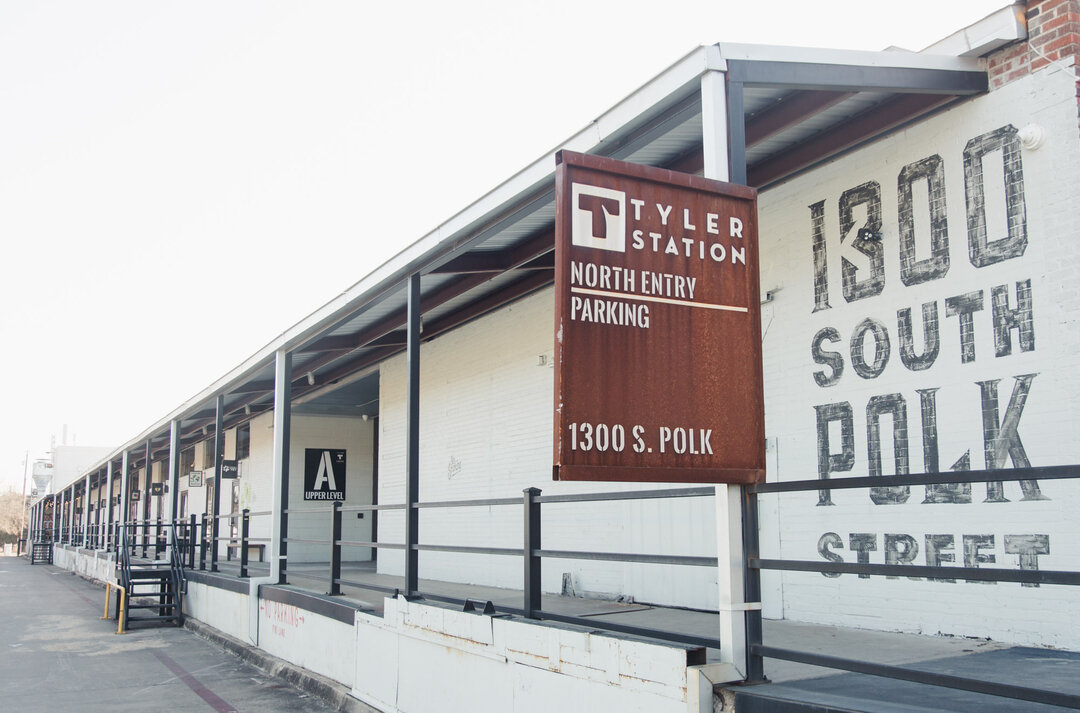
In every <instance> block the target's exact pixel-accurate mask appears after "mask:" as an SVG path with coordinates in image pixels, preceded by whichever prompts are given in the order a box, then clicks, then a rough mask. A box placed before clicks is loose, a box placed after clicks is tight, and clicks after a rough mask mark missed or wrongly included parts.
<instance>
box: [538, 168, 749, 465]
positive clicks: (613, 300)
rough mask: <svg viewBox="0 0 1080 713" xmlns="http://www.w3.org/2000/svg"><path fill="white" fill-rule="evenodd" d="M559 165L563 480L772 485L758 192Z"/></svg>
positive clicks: (558, 399)
mask: <svg viewBox="0 0 1080 713" xmlns="http://www.w3.org/2000/svg"><path fill="white" fill-rule="evenodd" d="M556 162H557V168H556V174H555V176H556V177H555V181H556V237H555V294H556V303H555V329H556V333H555V457H554V469H553V470H554V477H555V479H557V480H602V481H637V482H672V483H691V482H694V483H756V482H760V481H762V480H763V479H764V476H765V427H764V409H763V406H762V402H763V396H762V366H761V318H760V297H759V289H758V247H757V209H756V197H757V193H756V191H755V190H754V189H752V188H747V187H745V186H738V185H734V184H729V183H723V182H720V181H713V180H709V179H705V178H700V177H698V176H691V175H688V174H681V173H676V172H673V171H667V170H663V169H656V168H650V167H647V166H638V165H635V164H629V163H624V162H621V161H616V160H613V159H607V158H602V157H597V156H588V155H584V154H577V153H572V152H569V151H563V152H560V153H559V154H558V156H557V158H556Z"/></svg>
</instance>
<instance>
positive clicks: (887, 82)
mask: <svg viewBox="0 0 1080 713" xmlns="http://www.w3.org/2000/svg"><path fill="white" fill-rule="evenodd" d="M727 74H728V82H729V83H730V82H731V81H737V82H742V83H744V84H747V85H752V86H757V87H762V86H767V87H787V88H791V89H799V90H824V91H847V92H895V93H900V94H947V95H951V96H964V95H971V94H981V93H982V92H985V91H986V90H987V89H988V87H989V80H988V79H987V75H986V72H984V71H966V70H958V69H924V68H918V67H874V66H868V65H853V64H825V63H814V62H769V61H759V60H733V59H729V60H727Z"/></svg>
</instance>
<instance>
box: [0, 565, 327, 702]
mask: <svg viewBox="0 0 1080 713" xmlns="http://www.w3.org/2000/svg"><path fill="white" fill-rule="evenodd" d="M104 604H105V590H104V589H103V588H102V587H100V586H98V585H95V584H92V583H90V582H87V581H85V580H83V579H81V578H80V577H78V576H76V575H74V574H72V573H70V572H67V571H65V570H61V569H59V568H57V567H53V566H51V565H34V566H31V565H30V564H29V562H28V561H27V560H26V559H23V558H21V557H0V612H3V616H2V617H0V710H2V711H4V713H41V711H58V712H60V713H66V712H67V711H71V712H73V713H74V712H75V711H78V712H79V713H123V712H125V711H131V712H133V713H134V712H136V711H137V712H138V713H144V712H145V711H153V710H161V711H170V712H171V713H186V712H188V711H191V712H192V713H212V712H214V711H216V712H217V713H229V712H233V711H235V712H236V713H249V712H250V713H267V712H268V711H274V712H275V713H278V712H280V713H309V712H310V713H316V712H320V713H321V712H324V711H329V710H330V709H329V708H327V707H326V706H324V705H323V704H322V703H321V702H320V701H318V700H316V699H315V698H313V697H311V696H309V695H307V694H304V693H302V692H301V691H299V690H298V689H296V688H293V687H291V686H289V685H287V684H285V683H283V682H281V681H279V680H277V679H275V678H271V677H268V676H267V675H266V674H264V673H262V672H261V671H260V670H259V669H257V668H255V667H254V666H251V665H250V664H247V663H244V662H243V661H241V660H240V659H238V658H237V657H235V656H233V655H232V654H229V653H225V652H224V651H223V650H221V649H220V648H218V647H216V646H214V645H212V644H211V643H210V642H208V641H206V640H204V639H201V638H199V637H197V636H195V635H194V634H193V633H192V632H190V631H188V630H186V629H177V628H175V627H156V626H155V627H152V628H141V629H132V630H131V631H129V632H128V633H127V634H123V635H117V634H116V633H115V632H116V621H115V620H109V621H102V620H101V619H100V617H101V615H102V613H103V608H104ZM144 627H145V625H144Z"/></svg>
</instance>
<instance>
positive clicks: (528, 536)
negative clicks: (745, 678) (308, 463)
mask: <svg viewBox="0 0 1080 713" xmlns="http://www.w3.org/2000/svg"><path fill="white" fill-rule="evenodd" d="M715 493H716V490H715V488H714V487H712V486H707V487H698V488H671V489H657V490H637V491H621V492H608V493H583V494H572V495H571V494H568V495H546V496H545V495H543V494H542V493H541V491H540V490H539V489H537V488H526V489H525V490H524V492H523V497H520V498H485V499H475V500H449V501H431V502H420V503H416V504H415V505H413V507H414V508H416V509H418V510H422V509H436V508H454V509H459V508H475V507H520V508H522V509H523V521H524V527H523V539H522V547H520V548H512V547H467V546H459V545H445V544H438V545H436V544H423V543H419V542H417V543H410V544H408V545H407V544H405V543H389V542H379V541H377V538H376V539H373V540H372V541H370V542H368V541H363V542H361V541H352V540H343V539H341V531H342V514H343V513H347V512H378V511H383V510H404V509H406V505H404V504H400V503H397V504H387V505H382V504H380V505H347V506H343V505H341V504H340V503H337V502H335V503H333V504H332V505H330V506H326V507H303V508H289V509H288V510H287V513H288V514H289V515H290V516H291V515H299V514H329V515H330V518H329V520H330V524H329V534H330V538H329V539H326V540H323V539H311V538H297V537H287V538H285V542H286V543H289V544H292V543H299V544H308V545H321V546H325V547H327V548H328V554H329V555H330V566H329V570H328V572H327V584H328V589H327V592H326V593H327V594H331V595H337V594H341V587H342V585H344V586H349V587H354V588H357V589H364V590H369V591H375V592H381V593H385V594H390V595H397V594H403V593H405V592H403V591H402V590H401V589H399V588H395V587H388V586H384V585H378V584H375V583H373V582H365V581H360V580H353V579H345V578H343V577H342V576H341V562H342V555H341V548H342V547H352V548H372V549H392V550H407V549H410V548H411V549H412V550H414V551H417V552H452V553H457V554H473V555H489V556H505V557H519V558H521V559H522V562H523V572H524V582H523V587H522V605H521V606H520V607H510V606H505V605H502V604H494V603H492V606H493V607H494V609H495V611H498V612H500V613H505V614H515V615H518V616H524V617H527V618H530V619H546V620H550V621H557V622H561V623H566V624H578V625H582V626H587V627H589V628H592V629H605V630H608V631H614V632H618V633H623V634H629V635H633V636H642V637H647V638H652V639H658V640H661V641H669V642H672V643H677V644H683V645H688V646H692V647H707V648H715V649H719V648H720V647H721V642H720V640H719V639H718V638H713V637H707V636H700V635H695V634H687V633H682V632H673V631H668V630H662V629H652V628H646V627H640V626H631V625H627V624H619V623H616V622H613V621H604V620H600V619H598V618H595V617H579V616H572V615H568V614H559V613H556V612H552V611H546V610H544V609H543V608H542V605H541V593H542V592H541V586H540V571H541V567H542V561H543V559H544V558H547V559H576V560H601V561H608V562H627V563H635V564H641V563H648V564H666V565H681V566H690V567H716V566H717V558H716V557H699V556H689V555H669V554H639V553H619V552H600V551H589V550H553V549H544V548H543V547H542V534H543V525H542V522H543V521H542V514H543V510H542V508H543V505H544V504H545V503H593V502H604V501H620V500H661V499H673V498H700V497H713V496H714V495H715ZM286 563H287V559H286V560H284V561H283V562H282V574H283V575H285V574H286V573H287V567H286ZM281 581H282V583H287V582H288V579H287V576H283V577H282V580H281ZM405 585H406V586H405V591H406V592H413V593H415V595H416V596H418V597H422V598H424V599H429V600H431V601H437V602H443V603H447V604H455V605H458V606H466V605H468V604H469V603H470V602H472V601H474V600H472V599H462V598H460V597H449V596H445V595H441V594H438V593H435V592H430V591H427V592H426V591H421V590H420V589H419V587H418V582H408V581H407V582H406V583H405Z"/></svg>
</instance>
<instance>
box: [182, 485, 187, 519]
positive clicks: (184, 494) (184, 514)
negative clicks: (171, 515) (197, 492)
mask: <svg viewBox="0 0 1080 713" xmlns="http://www.w3.org/2000/svg"><path fill="white" fill-rule="evenodd" d="M187 494H188V491H186V490H182V491H181V492H180V519H181V520H183V519H184V518H185V517H187V514H188V513H187Z"/></svg>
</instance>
